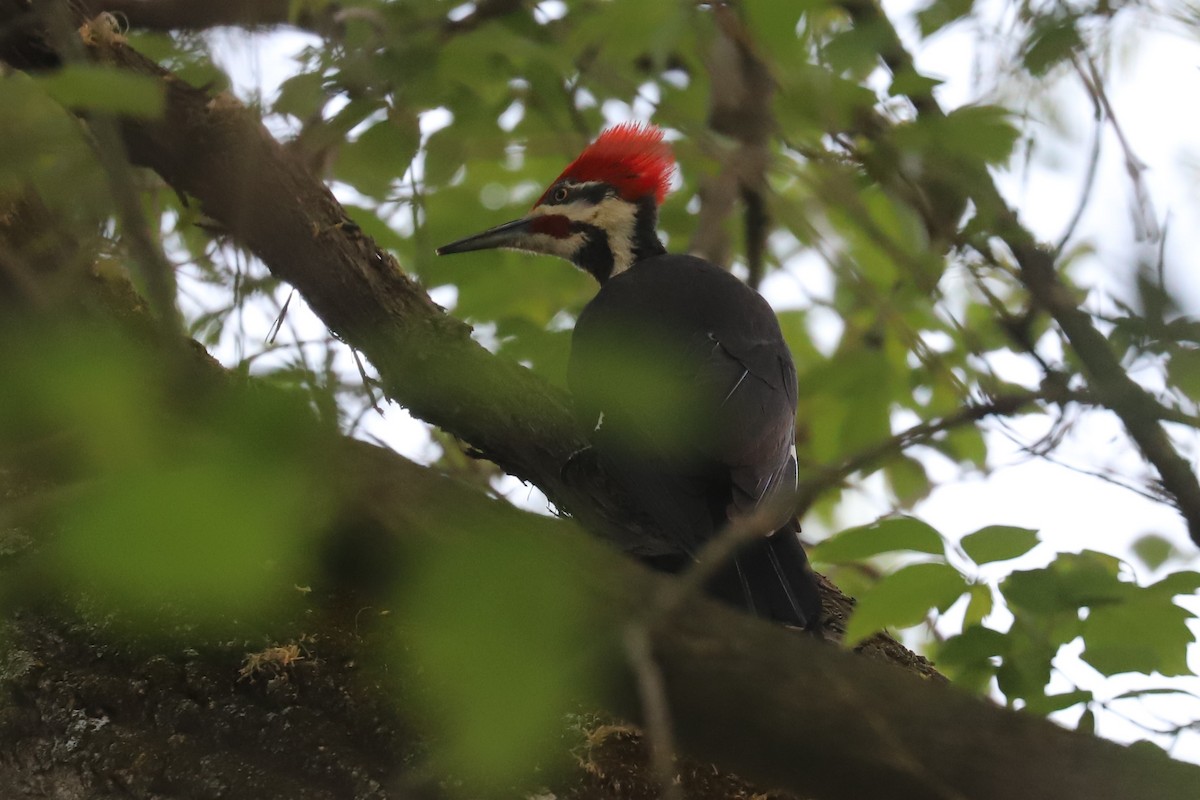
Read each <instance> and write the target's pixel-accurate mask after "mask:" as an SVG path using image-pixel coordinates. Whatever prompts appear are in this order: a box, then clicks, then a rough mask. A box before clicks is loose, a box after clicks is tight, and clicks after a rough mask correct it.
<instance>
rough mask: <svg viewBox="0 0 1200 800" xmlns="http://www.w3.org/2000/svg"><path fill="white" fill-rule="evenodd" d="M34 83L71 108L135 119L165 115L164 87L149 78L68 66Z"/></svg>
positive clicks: (98, 67)
mask: <svg viewBox="0 0 1200 800" xmlns="http://www.w3.org/2000/svg"><path fill="white" fill-rule="evenodd" d="M35 80H36V81H37V83H38V85H40V86H41V87H42V88H43V89H44V90H45V91H46V93H47V94H49V95H50V96H51V97H53V98H54V99H55V100H57V101H58V102H60V103H62V104H63V105H64V106H66V107H67V108H70V109H87V110H89V111H106V112H108V113H110V114H123V115H128V116H133V117H151V118H153V117H159V116H162V112H163V104H164V102H165V95H164V90H163V85H162V83H161V82H160V81H159V80H158V79H156V78H152V77H150V76H148V75H134V74H133V73H131V72H128V71H126V70H122V69H117V68H115V67H105V66H101V65H96V64H68V65H67V66H65V67H63V68H62V69H60V70H58V71H57V72H55V73H53V74H51V75H45V76H40V77H38V78H35Z"/></svg>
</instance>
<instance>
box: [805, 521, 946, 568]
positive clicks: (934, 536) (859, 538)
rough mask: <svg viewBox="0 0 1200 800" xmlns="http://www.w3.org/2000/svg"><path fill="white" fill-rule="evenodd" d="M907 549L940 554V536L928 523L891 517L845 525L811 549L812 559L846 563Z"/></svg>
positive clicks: (943, 550) (943, 549)
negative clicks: (840, 530) (861, 524)
mask: <svg viewBox="0 0 1200 800" xmlns="http://www.w3.org/2000/svg"><path fill="white" fill-rule="evenodd" d="M900 551H909V552H916V553H929V554H931V555H939V556H940V555H942V554H943V553H944V552H945V544H944V543H943V541H942V536H941V534H939V533H938V532H937V531H936V530H934V529H933V528H932V527H930V526H929V525H928V524H927V523H924V522H922V521H921V520H919V519H914V518H912V517H890V518H886V519H881V520H877V521H875V522H872V523H871V524H870V525H863V526H861V527H857V528H848V529H846V530H844V531H842V532H841V533H839V534H837V535H836V536H832V537H830V538H829V539H826V540H825V541H823V542H821V543H820V544H818V545H817V546H816V547H814V548H813V549H812V558H813V560H814V561H821V562H825V563H830V564H845V563H847V562H852V561H863V560H865V559H868V558H871V557H872V556H877V555H880V554H881V553H894V552H900Z"/></svg>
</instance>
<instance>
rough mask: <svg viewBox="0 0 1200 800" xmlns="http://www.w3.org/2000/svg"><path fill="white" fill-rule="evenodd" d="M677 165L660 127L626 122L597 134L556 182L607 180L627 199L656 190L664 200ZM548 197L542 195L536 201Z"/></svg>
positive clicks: (633, 199)
mask: <svg viewBox="0 0 1200 800" xmlns="http://www.w3.org/2000/svg"><path fill="white" fill-rule="evenodd" d="M674 169H675V156H674V154H673V153H672V152H671V146H670V145H669V144H667V143H666V142H664V141H663V132H662V130H661V129H660V128H658V127H657V126H654V125H647V124H645V123H642V122H622V123H621V124H620V125H615V126H613V127H611V128H609V129H608V130H606V131H604V132H603V133H601V134H600V135H599V136H598V137H596V141H594V142H592V143H591V144H589V145H588V146H587V148H586V149H585V150H584V151H583V152H582V153H580V154H579V157H578V158H576V159H575V160H574V161H572V162H571V165H570V166H569V167H567V168H566V169H565V170H563V173H562V174H561V175H559V176H558V177H557V178H556V179H555V180H554V183H558V182H559V181H561V180H567V179H569V180H572V181H576V182H579V183H583V182H586V181H604V182H605V183H609V184H612V185H613V186H615V187H616V189H617V191H618V192H620V194H621V197H623V198H625V199H626V200H630V201H637V200H640V199H642V198H643V197H645V196H646V195H650V194H653V195H654V200H655V202H657V203H662V201H663V198H664V197H666V196H667V187H668V186H669V185H670V183H671V173H672V172H673V171H674ZM551 185H553V184H551ZM545 199H546V195H542V196H541V197H540V198H538V201H537V203H535V204H534V205H535V206H536V205H539V204H541V202H542V201H543V200H545Z"/></svg>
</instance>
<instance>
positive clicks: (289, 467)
mask: <svg viewBox="0 0 1200 800" xmlns="http://www.w3.org/2000/svg"><path fill="white" fill-rule="evenodd" d="M33 341H36V346H33V345H32V342H33ZM6 343H7V345H8V347H7V349H6V352H4V354H3V361H4V363H5V364H6V365H7V368H8V375H9V377H10V379H11V382H8V381H6V382H5V388H4V389H3V390H0V420H3V423H2V424H0V440H11V439H12V438H14V437H26V436H30V435H33V436H37V435H39V434H40V433H42V432H47V431H63V430H66V431H72V432H73V434H72V440H73V441H72V447H71V449H70V450H69V451H68V453H67V454H65V455H64V456H63V458H62V460H61V463H58V464H56V465H55V469H56V472H58V473H60V479H62V475H63V474H65V475H68V476H76V477H75V480H77V481H78V483H77V485H75V486H74V487H73V488H72V489H71V490H69V491H67V492H66V493H65V495H64V499H63V502H62V503H61V504H60V506H59V514H60V519H61V528H62V531H61V533H60V534H59V535H58V536H56V537H55V539H54V541H53V544H52V546H51V547H50V548H49V549H48V551H47V552H46V553H44V554H42V556H43V558H44V560H45V563H46V564H47V568H48V569H49V574H52V575H54V576H55V578H54V579H55V580H56V581H61V583H62V585H63V586H67V587H71V588H72V589H74V590H78V589H82V590H85V591H87V592H88V593H89V594H90V595H92V596H93V597H94V598H96V599H99V600H102V601H103V602H105V603H107V604H111V606H112V607H113V608H115V609H119V610H120V611H121V612H122V616H123V617H124V618H128V619H130V620H131V622H133V623H134V624H137V623H142V624H145V623H147V622H149V621H150V620H153V619H155V618H157V617H158V615H159V614H160V613H161V612H162V611H163V609H167V608H169V609H174V610H175V611H177V612H179V613H182V614H184V615H186V616H187V617H188V619H189V620H190V621H191V622H193V623H195V624H204V625H217V626H222V625H225V624H228V623H229V622H230V621H231V620H233V619H235V618H240V619H243V620H244V619H246V618H248V617H253V616H260V615H262V614H266V613H269V612H270V611H271V610H272V608H273V607H274V606H276V605H277V604H278V603H279V602H281V601H284V600H290V599H291V594H292V593H291V591H290V587H291V586H292V585H293V584H294V583H295V582H297V581H298V580H300V579H301V571H302V570H303V569H304V567H303V565H304V564H305V562H306V556H305V553H307V552H309V551H310V550H311V537H312V535H313V534H315V533H316V532H317V530H318V529H319V528H320V526H321V525H322V521H323V519H324V518H325V516H326V514H327V512H328V509H327V506H328V500H327V498H326V493H325V492H324V491H322V489H321V487H322V485H323V483H321V482H320V481H319V480H318V476H319V472H318V470H319V469H323V468H325V466H326V465H322V464H320V463H319V462H318V460H317V458H316V457H314V454H316V453H319V452H321V449H322V447H321V445H323V444H324V443H319V442H317V441H315V440H314V431H315V426H314V425H313V424H312V420H311V415H310V412H309V411H308V409H307V407H306V405H305V404H304V403H303V402H299V401H296V400H293V399H291V398H290V397H288V396H286V395H282V394H270V393H266V392H263V393H256V394H252V395H243V394H240V393H236V392H230V393H229V394H227V395H222V394H219V393H213V394H210V395H209V396H207V397H205V398H204V399H205V401H206V402H205V403H203V404H202V406H201V407H200V408H197V407H196V406H195V405H194V403H195V398H189V399H188V401H186V402H185V401H184V400H183V399H182V398H180V396H179V395H180V393H181V392H182V391H183V389H184V387H183V386H182V385H175V384H173V383H172V382H171V380H172V378H175V379H178V378H179V375H177V374H176V373H175V372H174V371H172V370H165V369H163V366H162V364H161V363H159V362H158V360H157V357H158V355H159V354H148V353H144V352H141V351H139V350H137V349H135V348H133V347H131V346H130V345H129V344H128V343H127V342H125V341H123V340H121V339H118V338H116V337H114V336H111V335H108V334H107V333H106V332H105V331H103V330H90V329H80V330H76V331H73V332H64V331H59V332H47V331H43V332H42V335H41V336H38V337H35V339H34V340H30V341H22V340H16V341H14V340H12V339H11V337H6ZM167 355H170V356H174V355H176V354H175V353H174V352H170V353H168V354H167ZM201 408H202V409H203V410H201Z"/></svg>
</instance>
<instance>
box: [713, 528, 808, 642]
mask: <svg viewBox="0 0 1200 800" xmlns="http://www.w3.org/2000/svg"><path fill="white" fill-rule="evenodd" d="M799 532H800V526H799V524H797V522H796V520H794V519H793V520H791V521H790V522H788V524H787V525H785V526H784V527H782V528H780V529H779V530H777V531H775V533H773V534H771V535H770V536H768V537H766V538H763V539H756V540H754V541H752V542H750V543H749V544H746V545H744V546H743V547H742V549H740V550H739V551H738V552H737V555H736V556H734V558H733V559H732V560H731V561H730V563H729V564H728V565H726V566H725V567H724V568H723V569H722V570H720V571H719V572H718V573H717V574H716V575H715V576H714V577H713V579H712V581H711V582H710V583H709V586H708V590H709V592H710V593H711V594H712V595H714V596H716V597H718V598H720V599H722V600H725V601H726V602H728V603H731V604H732V605H736V606H741V607H743V608H745V609H746V610H747V611H750V612H751V613H753V614H754V615H756V616H759V617H763V618H765V619H770V620H774V621H775V622H781V623H783V624H785V625H793V626H795V627H797V628H806V629H814V628H816V626H817V625H818V624H819V623H820V619H821V594H820V590H819V589H818V587H817V578H816V575H815V574H813V571H812V567H810V566H809V564H808V556H806V555H805V553H804V547H803V546H802V545H801V544H800V539H799V537H798V536H797V534H798V533H799Z"/></svg>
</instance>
